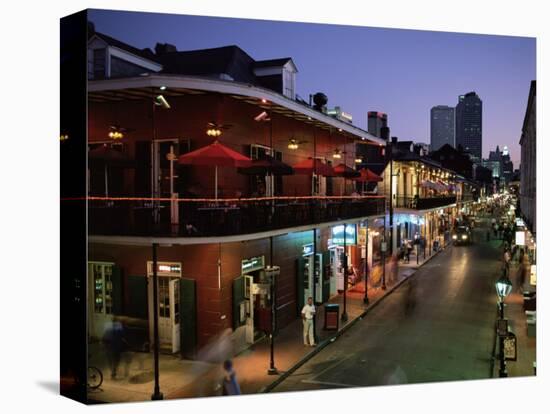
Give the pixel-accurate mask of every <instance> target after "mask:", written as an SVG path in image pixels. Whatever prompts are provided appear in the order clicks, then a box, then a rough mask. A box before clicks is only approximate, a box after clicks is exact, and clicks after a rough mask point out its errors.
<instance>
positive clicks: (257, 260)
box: [241, 256, 265, 273]
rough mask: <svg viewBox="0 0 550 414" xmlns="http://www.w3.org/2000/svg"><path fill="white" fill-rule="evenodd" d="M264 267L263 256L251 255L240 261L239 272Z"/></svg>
mask: <svg viewBox="0 0 550 414" xmlns="http://www.w3.org/2000/svg"><path fill="white" fill-rule="evenodd" d="M264 267H265V258H264V256H258V257H252V258H250V259H245V260H243V261H242V262H241V272H242V273H248V272H253V271H255V270H259V269H263V268H264Z"/></svg>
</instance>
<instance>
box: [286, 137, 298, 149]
mask: <svg viewBox="0 0 550 414" xmlns="http://www.w3.org/2000/svg"><path fill="white" fill-rule="evenodd" d="M288 149H291V150H296V149H298V141H296V140H295V139H289V140H288Z"/></svg>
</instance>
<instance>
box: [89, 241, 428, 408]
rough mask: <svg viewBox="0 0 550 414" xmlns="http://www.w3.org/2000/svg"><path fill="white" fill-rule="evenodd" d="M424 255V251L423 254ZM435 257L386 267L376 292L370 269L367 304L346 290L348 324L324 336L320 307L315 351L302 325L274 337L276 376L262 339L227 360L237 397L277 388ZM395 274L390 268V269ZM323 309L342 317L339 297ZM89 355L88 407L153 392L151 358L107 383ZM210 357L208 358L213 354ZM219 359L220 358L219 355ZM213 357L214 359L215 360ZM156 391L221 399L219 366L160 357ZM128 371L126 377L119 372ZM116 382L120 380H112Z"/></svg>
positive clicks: (376, 272)
mask: <svg viewBox="0 0 550 414" xmlns="http://www.w3.org/2000/svg"><path fill="white" fill-rule="evenodd" d="M427 253H428V251H427ZM436 255H437V254H432V255H431V256H429V255H427V256H426V258H425V259H424V257H423V252H422V251H421V253H420V257H419V264H418V265H417V264H416V255H415V253H413V254H411V258H410V262H409V263H408V264H404V263H402V262H400V263H399V266H398V271H397V274H395V272H394V274H392V264H391V263H387V264H386V290H383V289H382V288H381V274H382V269H381V266H379V267H378V268H376V267H375V268H373V269H372V270H371V271H370V272H369V286H368V292H367V293H368V299H369V304H368V305H365V304H364V303H363V299H364V294H365V283H364V281H360V282H359V283H357V284H356V285H355V286H353V287H351V288H350V289H349V290H348V292H347V296H346V302H347V304H346V310H347V314H348V320H347V321H346V322H342V321H341V320H340V326H339V331H337V332H336V331H327V330H324V329H323V324H324V306H319V307H318V308H317V309H318V314H317V316H316V333H317V337H318V338H317V339H318V341H317V342H318V345H317V347H309V346H304V345H303V339H302V321H301V319H296V320H295V321H294V322H292V323H291V324H289V325H288V326H286V327H285V328H283V329H280V330H279V331H278V334H277V336H276V337H275V366H276V368H277V369H278V371H279V375H268V373H267V370H268V368H269V363H270V345H269V340H268V339H267V338H263V339H261V340H260V341H258V342H257V343H255V344H254V345H252V346H251V347H249V348H247V349H246V350H244V351H242V352H240V353H238V354H237V355H236V356H234V357H233V364H234V367H235V371H236V373H237V378H238V380H239V383H240V386H241V391H242V393H243V394H254V393H258V392H268V391H269V389H270V388H271V386H273V385H274V384H276V383H278V382H280V381H281V380H282V379H284V378H285V377H286V376H287V375H289V374H290V373H291V372H292V371H294V370H295V369H297V368H298V367H299V366H300V365H302V364H303V363H304V362H305V361H306V360H308V359H309V358H311V357H312V356H313V355H315V354H316V353H317V352H320V351H321V350H322V349H323V348H324V347H325V346H328V345H329V344H330V343H331V342H333V341H334V340H335V338H336V337H337V336H339V335H341V334H342V333H343V332H345V331H346V330H347V329H348V328H349V327H351V326H352V325H353V324H354V323H355V322H356V321H358V320H359V318H361V317H363V316H365V314H366V313H367V312H368V311H369V310H370V309H372V308H373V307H374V306H376V305H377V303H378V302H379V301H380V300H381V299H383V297H384V296H386V295H388V294H390V293H391V292H392V291H393V290H394V289H395V288H397V287H398V286H399V285H400V284H401V283H403V282H404V281H405V280H406V279H407V278H408V277H410V276H411V275H412V274H413V273H414V272H415V271H416V269H417V268H418V267H420V266H422V265H423V264H424V263H425V262H427V261H428V260H430V259H431V258H432V257H435V256H436ZM394 268H395V266H394ZM329 303H338V304H339V305H340V315H341V314H342V311H343V295H342V294H340V295H338V296H335V297H334V298H332V299H331V300H330V301H329ZM225 339H226V341H225V344H222V345H218V344H213V347H212V349H213V350H218V351H219V350H220V347H224V346H225V349H223V351H224V352H227V351H228V349H227V348H231V349H234V348H232V343H231V342H232V340H231V338H228V337H225ZM90 353H91V355H92V358H91V365H95V366H98V367H99V368H100V369H101V370H102V371H103V375H104V382H103V385H102V386H101V388H100V389H98V390H91V391H90V393H89V398H90V399H91V400H94V401H98V402H101V401H106V402H124V401H126V402H129V401H144V400H150V398H151V394H152V392H153V386H154V382H153V356H152V354H151V353H131V354H129V355H128V360H127V362H124V360H123V361H121V364H120V367H119V370H118V372H117V374H118V375H117V379H111V378H110V371H109V369H108V363H107V361H106V359H105V358H104V357H103V358H101V356H102V354H103V352H102V351H101V349H100V345H90ZM215 353H216V352H212V354H215ZM221 353H223V352H221ZM219 354H220V352H218V359H219ZM159 365H160V390H161V392H162V393H163V394H164V398H165V399H172V398H192V397H206V396H214V395H221V389H220V386H219V383H220V379H221V378H222V376H223V372H222V369H221V363H220V362H219V361H216V362H204V361H190V360H182V359H180V358H178V357H176V356H172V355H161V356H160V363H159ZM126 367H127V368H128V372H127V374H128V375H127V376H124V374H125V372H124V371H125V368H126ZM118 377H120V379H119V378H118Z"/></svg>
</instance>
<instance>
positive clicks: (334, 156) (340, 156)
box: [332, 148, 342, 159]
mask: <svg viewBox="0 0 550 414" xmlns="http://www.w3.org/2000/svg"><path fill="white" fill-rule="evenodd" d="M332 158H336V159H340V158H342V152H341V151H340V150H339V149H338V148H336V149H335V150H334V153H333V154H332Z"/></svg>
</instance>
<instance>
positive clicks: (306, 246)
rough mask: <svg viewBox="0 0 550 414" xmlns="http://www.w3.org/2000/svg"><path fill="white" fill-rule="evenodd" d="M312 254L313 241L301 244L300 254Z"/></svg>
mask: <svg viewBox="0 0 550 414" xmlns="http://www.w3.org/2000/svg"><path fill="white" fill-rule="evenodd" d="M312 254H313V243H310V244H304V245H303V246H302V256H311V255H312Z"/></svg>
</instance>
